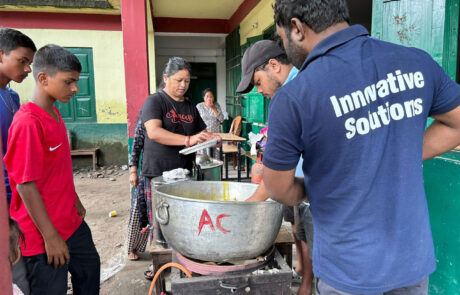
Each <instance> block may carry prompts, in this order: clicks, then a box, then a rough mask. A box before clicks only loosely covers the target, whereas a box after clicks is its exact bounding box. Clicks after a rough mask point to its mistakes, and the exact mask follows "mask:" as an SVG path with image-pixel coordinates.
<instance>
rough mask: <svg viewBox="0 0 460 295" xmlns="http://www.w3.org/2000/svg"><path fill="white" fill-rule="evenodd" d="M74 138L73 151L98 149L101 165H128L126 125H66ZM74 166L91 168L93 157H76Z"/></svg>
mask: <svg viewBox="0 0 460 295" xmlns="http://www.w3.org/2000/svg"><path fill="white" fill-rule="evenodd" d="M66 126H67V129H68V130H69V131H70V132H71V136H72V139H71V140H72V149H83V148H92V147H98V148H99V149H100V157H99V164H102V165H103V166H107V165H127V164H128V157H127V154H128V135H127V131H126V130H127V129H126V128H127V127H126V124H96V123H88V124H75V123H66ZM73 163H74V166H77V167H81V166H89V165H90V163H91V157H75V158H74V159H73Z"/></svg>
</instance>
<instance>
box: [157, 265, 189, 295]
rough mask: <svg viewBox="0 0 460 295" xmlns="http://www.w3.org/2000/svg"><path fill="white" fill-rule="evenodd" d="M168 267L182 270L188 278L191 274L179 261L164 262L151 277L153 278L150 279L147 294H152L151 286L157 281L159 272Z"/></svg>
mask: <svg viewBox="0 0 460 295" xmlns="http://www.w3.org/2000/svg"><path fill="white" fill-rule="evenodd" d="M168 267H175V268H178V269H180V270H182V271H183V272H184V273H185V274H186V275H187V277H189V278H191V277H192V274H191V273H190V272H189V271H188V270H187V269H186V268H185V267H183V266H182V265H180V264H179V263H175V262H169V263H166V264H165V265H163V266H162V267H160V269H159V270H158V271H157V272H156V273H155V276H154V277H153V280H152V284H151V285H150V290H149V295H152V294H153V287H154V286H155V282H156V281H157V279H158V277H159V276H160V274H161V273H162V272H163V271H164V270H165V269H167V268H168Z"/></svg>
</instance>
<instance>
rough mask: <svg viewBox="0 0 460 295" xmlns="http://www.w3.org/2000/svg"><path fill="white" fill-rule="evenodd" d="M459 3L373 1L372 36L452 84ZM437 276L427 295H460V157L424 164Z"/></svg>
mask: <svg viewBox="0 0 460 295" xmlns="http://www.w3.org/2000/svg"><path fill="white" fill-rule="evenodd" d="M458 2H459V1H458V0H426V1H418V0H400V1H382V0H374V1H373V15H372V35H374V36H375V37H377V38H379V39H382V40H385V41H389V42H393V43H397V44H402V45H405V46H412V47H418V48H420V49H423V50H425V51H427V52H428V53H429V54H431V56H432V57H433V58H434V59H435V60H436V61H437V62H438V63H439V64H440V65H441V66H442V67H443V68H444V70H445V71H446V72H447V74H448V75H449V76H450V77H451V79H453V80H455V79H456V71H457V47H458V43H457V42H458V19H459V6H458V4H459V3H458ZM423 173H424V181H425V190H426V197H427V201H428V208H429V212H430V223H431V229H432V232H433V240H434V246H435V253H436V258H437V270H436V272H435V273H433V274H432V275H431V276H430V287H429V290H430V294H431V295H433V294H446V295H447V294H448V295H460V279H459V278H460V251H459V249H460V223H459V222H458V212H459V210H460V198H459V196H460V177H459V176H460V152H458V151H452V152H449V153H446V154H444V155H442V156H440V157H436V158H435V159H432V160H429V161H426V162H424V165H423Z"/></svg>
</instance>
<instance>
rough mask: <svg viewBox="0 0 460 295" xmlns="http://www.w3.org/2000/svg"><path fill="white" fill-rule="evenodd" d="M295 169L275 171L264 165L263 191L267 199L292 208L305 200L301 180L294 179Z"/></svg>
mask: <svg viewBox="0 0 460 295" xmlns="http://www.w3.org/2000/svg"><path fill="white" fill-rule="evenodd" d="M294 175H295V169H292V170H289V171H277V170H273V169H270V168H268V167H267V166H265V165H264V176H263V177H264V182H265V189H266V191H267V195H268V197H269V198H271V199H273V200H275V201H278V202H280V203H283V204H285V205H289V206H294V205H297V204H299V203H300V202H302V201H303V200H304V199H305V185H304V179H303V178H296V177H294Z"/></svg>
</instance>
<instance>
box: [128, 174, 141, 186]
mask: <svg viewBox="0 0 460 295" xmlns="http://www.w3.org/2000/svg"><path fill="white" fill-rule="evenodd" d="M129 183H130V184H131V185H132V186H134V187H137V185H138V184H139V177H138V176H137V172H133V171H131V173H130V174H129Z"/></svg>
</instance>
